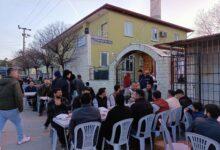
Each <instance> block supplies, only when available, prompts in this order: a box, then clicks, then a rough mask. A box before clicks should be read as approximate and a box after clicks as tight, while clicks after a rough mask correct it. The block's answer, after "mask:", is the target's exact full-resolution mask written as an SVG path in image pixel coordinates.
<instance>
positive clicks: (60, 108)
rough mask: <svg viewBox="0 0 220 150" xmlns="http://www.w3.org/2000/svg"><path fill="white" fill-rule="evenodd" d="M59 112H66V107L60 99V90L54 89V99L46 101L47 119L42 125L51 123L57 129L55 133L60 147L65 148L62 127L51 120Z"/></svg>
mask: <svg viewBox="0 0 220 150" xmlns="http://www.w3.org/2000/svg"><path fill="white" fill-rule="evenodd" d="M59 114H68V109H67V106H66V105H65V103H64V102H63V100H62V90H61V89H54V99H53V100H52V101H50V102H49V103H48V109H47V120H46V123H45V124H44V126H45V128H47V127H48V126H49V124H50V123H51V126H52V127H53V128H54V129H55V130H56V131H57V135H58V137H59V141H60V143H61V146H62V148H65V147H66V143H65V138H64V137H65V136H64V132H63V128H62V127H61V126H60V125H58V124H56V123H55V122H53V118H54V117H56V116H57V115H59Z"/></svg>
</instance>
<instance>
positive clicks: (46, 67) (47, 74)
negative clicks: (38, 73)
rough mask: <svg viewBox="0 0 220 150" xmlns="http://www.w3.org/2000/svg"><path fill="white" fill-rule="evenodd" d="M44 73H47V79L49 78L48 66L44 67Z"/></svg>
mask: <svg viewBox="0 0 220 150" xmlns="http://www.w3.org/2000/svg"><path fill="white" fill-rule="evenodd" d="M46 71H47V78H49V77H50V75H49V66H46Z"/></svg>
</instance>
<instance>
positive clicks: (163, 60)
mask: <svg viewBox="0 0 220 150" xmlns="http://www.w3.org/2000/svg"><path fill="white" fill-rule="evenodd" d="M134 53H136V54H137V53H138V54H143V55H144V56H148V57H150V58H151V59H152V60H153V61H154V66H153V68H154V70H155V71H154V72H153V73H154V75H155V76H156V79H157V81H158V89H159V90H160V91H161V92H162V95H163V97H165V98H166V95H167V91H168V89H170V53H169V51H166V50H162V49H158V48H156V47H153V46H149V45H146V44H131V45H129V46H127V47H126V48H125V49H124V50H122V51H121V52H120V53H118V54H117V57H116V58H115V60H114V61H113V63H112V64H111V67H110V74H109V76H110V77H114V78H113V80H114V81H115V82H116V81H117V80H119V79H117V74H118V73H117V67H118V65H119V64H120V62H122V60H123V59H124V58H126V57H127V56H129V55H131V54H134ZM143 69H144V67H143ZM110 80H111V79H110Z"/></svg>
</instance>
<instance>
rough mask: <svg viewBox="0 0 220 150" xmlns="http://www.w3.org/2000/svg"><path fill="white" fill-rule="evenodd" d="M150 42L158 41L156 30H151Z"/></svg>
mask: <svg viewBox="0 0 220 150" xmlns="http://www.w3.org/2000/svg"><path fill="white" fill-rule="evenodd" d="M151 40H152V41H158V40H159V36H158V30H157V29H156V28H152V30H151Z"/></svg>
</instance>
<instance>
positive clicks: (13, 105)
mask: <svg viewBox="0 0 220 150" xmlns="http://www.w3.org/2000/svg"><path fill="white" fill-rule="evenodd" d="M7 74H8V75H9V76H8V77H7V78H5V79H1V80H0V138H1V136H2V130H3V128H4V125H5V123H6V121H7V120H10V121H11V122H12V123H13V124H14V125H15V127H16V130H17V139H18V144H19V145H20V144H23V143H25V142H29V141H30V139H31V138H30V137H26V136H24V134H23V129H22V126H21V117H20V113H21V112H22V111H23V95H22V91H21V88H20V85H19V81H18V80H19V74H18V70H17V69H15V68H9V69H8V70H7ZM1 142H2V141H1ZM0 149H1V147H0Z"/></svg>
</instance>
